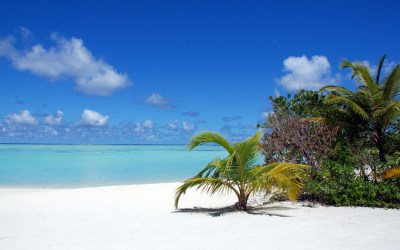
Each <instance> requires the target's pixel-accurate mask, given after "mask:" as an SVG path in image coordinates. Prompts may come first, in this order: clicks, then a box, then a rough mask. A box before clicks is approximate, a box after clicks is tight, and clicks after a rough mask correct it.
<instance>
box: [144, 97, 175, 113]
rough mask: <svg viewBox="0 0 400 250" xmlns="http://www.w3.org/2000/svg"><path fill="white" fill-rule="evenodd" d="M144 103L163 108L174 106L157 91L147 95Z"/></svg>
mask: <svg viewBox="0 0 400 250" xmlns="http://www.w3.org/2000/svg"><path fill="white" fill-rule="evenodd" d="M144 103H146V104H150V105H151V106H153V107H158V108H165V109H171V108H174V106H173V105H172V103H171V100H169V99H167V98H164V97H162V96H161V95H160V94H158V93H153V94H152V95H151V96H149V97H147V99H146V100H145V101H144Z"/></svg>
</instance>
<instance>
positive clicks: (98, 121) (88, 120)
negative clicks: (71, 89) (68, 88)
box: [78, 109, 109, 127]
mask: <svg viewBox="0 0 400 250" xmlns="http://www.w3.org/2000/svg"><path fill="white" fill-rule="evenodd" d="M108 118H109V117H108V115H106V116H103V115H102V114H100V113H97V112H96V111H93V110H90V109H85V110H84V111H83V113H82V118H81V120H79V121H78V124H81V125H85V126H93V127H101V126H104V125H105V124H106V123H107V121H108Z"/></svg>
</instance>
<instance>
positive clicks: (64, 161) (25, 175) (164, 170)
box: [0, 144, 226, 188]
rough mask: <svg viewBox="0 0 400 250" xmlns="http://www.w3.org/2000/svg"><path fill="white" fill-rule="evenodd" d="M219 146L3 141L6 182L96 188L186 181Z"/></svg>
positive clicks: (0, 178) (2, 181)
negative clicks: (192, 147) (14, 142)
mask: <svg viewBox="0 0 400 250" xmlns="http://www.w3.org/2000/svg"><path fill="white" fill-rule="evenodd" d="M224 156H226V151H224V150H223V148H221V147H218V146H200V147H197V148H196V149H195V150H193V151H191V152H188V151H187V148H186V146H174V145H37V144H34V145H32V144H0V186H7V187H13V186H18V187H51V188H54V187H56V188H57V187H59V188H64V187H90V186H105V185H126V184H143V183H162V182H176V181H183V180H185V179H187V178H190V177H192V176H194V175H195V174H196V173H197V172H198V171H200V170H201V169H202V168H203V167H204V166H205V165H206V164H207V163H208V162H210V161H211V160H213V159H215V158H216V157H224Z"/></svg>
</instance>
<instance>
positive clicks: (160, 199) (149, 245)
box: [0, 183, 400, 249]
mask: <svg viewBox="0 0 400 250" xmlns="http://www.w3.org/2000/svg"><path fill="white" fill-rule="evenodd" d="M178 185H179V183H166V184H149V185H129V186H111V187H93V188H79V189H15V188H2V189H0V204H1V205H0V221H1V223H0V249H399V248H400V244H399V242H398V236H399V232H400V210H395V209H388V210H385V209H371V208H343V207H342V208H336V207H323V206H317V207H307V206H303V205H302V204H301V203H296V204H291V203H288V202H282V203H274V204H268V205H264V206H259V207H258V208H257V209H254V210H251V211H250V212H249V213H246V212H240V211H232V210H231V209H229V208H226V207H229V206H230V205H232V204H234V203H235V202H236V200H235V197H233V196H223V197H220V196H214V197H211V198H210V196H208V195H205V194H199V193H198V192H188V193H187V194H186V195H185V196H183V197H182V198H181V203H180V207H179V208H180V210H176V209H175V208H174V206H173V205H174V190H175V188H176V187H178ZM252 202H253V205H255V204H256V203H257V202H258V203H260V202H261V203H262V200H261V199H260V197H256V198H255V199H253V201H252ZM224 207H225V208H224ZM216 208H222V209H216Z"/></svg>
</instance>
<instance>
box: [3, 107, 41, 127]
mask: <svg viewBox="0 0 400 250" xmlns="http://www.w3.org/2000/svg"><path fill="white" fill-rule="evenodd" d="M4 121H5V122H6V123H8V124H27V125H36V124H38V123H39V121H38V120H37V119H36V118H35V117H33V116H32V115H31V113H30V112H29V111H28V110H22V111H20V112H19V114H17V113H14V114H8V115H6V117H5V118H4Z"/></svg>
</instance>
